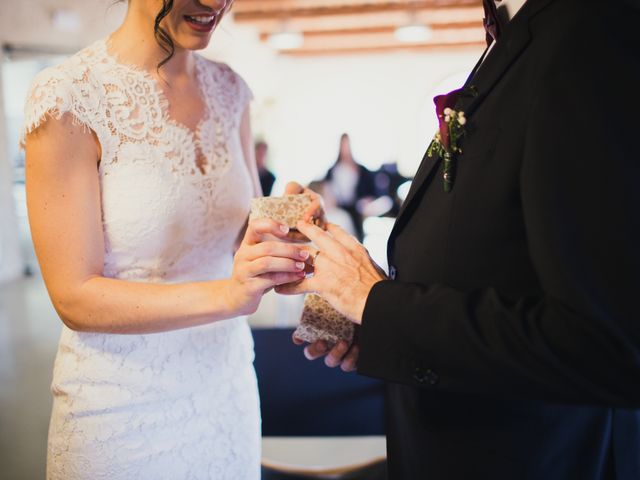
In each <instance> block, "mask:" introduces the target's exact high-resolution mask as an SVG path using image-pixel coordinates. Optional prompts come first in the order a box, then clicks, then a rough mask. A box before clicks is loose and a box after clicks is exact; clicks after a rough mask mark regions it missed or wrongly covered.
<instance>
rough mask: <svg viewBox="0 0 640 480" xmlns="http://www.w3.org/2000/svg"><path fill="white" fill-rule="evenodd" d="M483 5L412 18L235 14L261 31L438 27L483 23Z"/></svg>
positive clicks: (380, 14)
mask: <svg viewBox="0 0 640 480" xmlns="http://www.w3.org/2000/svg"><path fill="white" fill-rule="evenodd" d="M482 17H483V13H482V9H481V8H478V7H464V8H451V9H440V10H422V11H417V12H416V13H415V16H414V17H413V18H412V17H411V16H410V14H409V13H408V12H406V11H395V12H387V13H384V12H377V13H360V14H345V15H328V16H320V17H313V16H311V17H308V16H307V17H305V16H291V17H288V18H286V19H284V18H278V17H269V18H262V19H259V20H247V21H245V20H242V19H238V18H237V17H236V18H235V22H236V23H238V24H239V25H243V24H244V25H250V26H251V27H253V28H256V29H257V30H258V31H260V32H276V31H280V30H282V28H283V25H286V27H287V28H289V29H292V30H297V31H301V32H311V31H323V30H348V29H358V28H362V27H363V26H367V27H373V26H389V27H397V26H398V25H403V24H405V23H407V22H409V21H410V20H415V21H416V22H419V23H423V24H425V25H430V26H432V27H434V28H435V27H437V26H438V25H449V24H452V23H477V24H478V25H482Z"/></svg>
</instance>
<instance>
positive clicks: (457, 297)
mask: <svg viewBox="0 0 640 480" xmlns="http://www.w3.org/2000/svg"><path fill="white" fill-rule="evenodd" d="M638 28H640V6H639V4H638V1H635V0H609V1H606V2H605V1H601V0H529V1H528V2H527V3H526V4H525V5H524V7H523V8H522V9H521V10H520V11H519V13H518V14H517V15H516V16H515V18H513V19H512V20H511V22H510V23H509V24H508V26H507V27H506V29H505V30H504V32H503V34H502V37H501V38H500V40H499V42H498V43H497V44H496V46H495V48H494V49H493V50H492V51H491V52H490V53H489V55H488V56H487V58H486V60H485V61H484V63H483V64H482V66H481V67H480V68H479V70H478V71H477V72H476V73H475V75H474V76H473V77H472V78H471V79H470V81H469V82H468V87H469V86H471V85H473V87H474V88H467V89H466V90H465V93H466V94H465V95H464V96H463V97H462V98H461V99H460V101H459V105H458V109H459V110H463V111H464V112H465V113H466V116H467V118H468V123H467V125H466V135H465V138H464V140H463V143H462V148H463V153H462V154H460V155H459V156H458V158H457V170H456V177H455V183H454V186H453V191H452V192H451V193H445V192H444V190H443V182H442V162H441V160H440V159H439V158H428V157H425V159H424V160H423V163H422V165H421V167H420V169H419V171H418V173H417V176H416V178H415V181H414V183H413V186H412V190H411V192H410V194H409V197H408V198H407V200H406V202H405V204H404V206H403V209H402V212H401V213H400V215H399V218H398V220H397V222H396V225H395V228H394V231H393V233H392V235H391V238H390V241H389V251H388V253H389V264H390V265H391V266H392V267H391V272H390V273H391V277H392V278H393V279H394V280H391V281H384V282H381V283H378V284H377V285H376V286H375V287H374V288H373V290H372V292H371V294H370V296H369V299H368V301H367V306H366V309H365V313H364V318H363V324H362V329H361V334H360V347H361V354H360V360H359V372H360V373H361V374H365V375H369V376H373V377H379V378H382V379H384V380H387V381H388V382H389V387H388V395H389V401H390V412H389V425H388V430H389V436H388V442H389V443H388V444H389V462H390V478H391V479H392V480H400V479H407V480H418V479H425V480H426V479H428V480H468V479H491V480H498V479H505V480H526V479H536V480H537V479H540V480H568V479H575V480H601V479H618V480H634V479H640V414H639V412H638V410H636V409H637V408H638V407H640V315H639V310H640V309H639V308H638V301H639V298H640V153H639V150H638V136H639V133H638V131H639V126H640V120H639V119H638V115H640V36H639V35H638Z"/></svg>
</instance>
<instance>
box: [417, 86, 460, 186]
mask: <svg viewBox="0 0 640 480" xmlns="http://www.w3.org/2000/svg"><path fill="white" fill-rule="evenodd" d="M461 92H462V89H459V90H454V91H453V92H450V93H448V94H446V95H438V96H437V97H436V98H434V99H433V100H434V103H435V104H436V113H437V115H438V127H439V128H438V132H437V133H436V135H435V137H434V139H433V141H432V142H431V145H429V148H428V149H427V155H429V157H433V156H434V155H438V156H439V157H441V158H442V160H443V163H444V165H443V186H444V191H445V192H447V193H449V192H451V190H452V189H453V183H454V180H455V160H456V155H459V154H460V153H462V149H461V148H460V139H461V138H462V137H463V136H464V133H465V129H464V126H465V125H466V123H467V118H466V117H465V115H464V112H462V111H456V110H454V108H455V105H456V103H457V101H458V97H459V96H460V93H461Z"/></svg>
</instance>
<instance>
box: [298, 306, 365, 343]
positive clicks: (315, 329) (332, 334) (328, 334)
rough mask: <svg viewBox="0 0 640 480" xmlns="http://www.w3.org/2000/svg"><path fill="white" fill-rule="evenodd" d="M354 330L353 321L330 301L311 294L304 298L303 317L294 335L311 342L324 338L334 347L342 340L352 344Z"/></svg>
mask: <svg viewBox="0 0 640 480" xmlns="http://www.w3.org/2000/svg"><path fill="white" fill-rule="evenodd" d="M354 330H355V329H354V325H353V322H351V321H349V319H347V317H345V316H344V315H342V314H341V313H339V312H338V311H336V310H335V309H334V308H333V307H332V306H331V305H330V304H329V302H327V301H326V300H325V299H324V298H322V297H321V296H320V295H316V294H309V295H307V296H306V298H305V299H304V309H303V311H302V319H301V320H300V325H299V326H298V328H297V329H296V331H295V333H294V335H295V336H296V337H298V338H299V339H300V340H304V341H305V342H309V343H313V342H315V341H317V340H324V341H325V342H327V344H328V346H329V347H333V346H334V345H335V344H336V343H338V342H339V341H341V340H344V341H346V342H347V343H348V344H349V345H351V342H353V334H354Z"/></svg>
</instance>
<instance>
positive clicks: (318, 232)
mask: <svg viewBox="0 0 640 480" xmlns="http://www.w3.org/2000/svg"><path fill="white" fill-rule="evenodd" d="M298 230H299V231H300V232H302V233H303V234H304V235H306V236H307V237H308V238H309V239H310V240H311V241H312V242H313V243H315V244H316V246H317V247H318V248H319V249H320V251H325V252H327V253H328V252H336V253H338V252H340V249H341V248H343V247H342V245H341V244H340V242H338V241H336V240H335V239H334V238H333V237H331V235H330V234H329V233H327V232H325V231H324V230H322V229H321V228H320V227H317V226H315V225H313V224H311V223H306V222H298Z"/></svg>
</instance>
